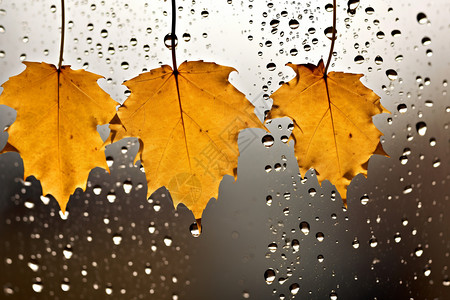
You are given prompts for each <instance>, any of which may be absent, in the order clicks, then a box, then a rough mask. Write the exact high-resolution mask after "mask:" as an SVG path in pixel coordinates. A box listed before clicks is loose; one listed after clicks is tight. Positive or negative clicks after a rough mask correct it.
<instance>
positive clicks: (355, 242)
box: [352, 238, 359, 249]
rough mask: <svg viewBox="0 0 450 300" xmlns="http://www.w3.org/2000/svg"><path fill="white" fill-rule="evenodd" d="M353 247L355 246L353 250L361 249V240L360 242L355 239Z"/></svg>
mask: <svg viewBox="0 0 450 300" xmlns="http://www.w3.org/2000/svg"><path fill="white" fill-rule="evenodd" d="M352 246H353V248H355V249H358V248H359V240H358V239H357V238H355V239H354V240H353V242H352Z"/></svg>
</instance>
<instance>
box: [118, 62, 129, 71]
mask: <svg viewBox="0 0 450 300" xmlns="http://www.w3.org/2000/svg"><path fill="white" fill-rule="evenodd" d="M120 66H121V67H122V69H124V70H128V68H129V67H130V65H129V64H128V62H126V61H123V62H122V63H121V64H120Z"/></svg>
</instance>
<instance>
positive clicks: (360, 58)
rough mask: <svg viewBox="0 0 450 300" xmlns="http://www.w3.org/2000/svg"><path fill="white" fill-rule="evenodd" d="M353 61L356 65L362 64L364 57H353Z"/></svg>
mask: <svg viewBox="0 0 450 300" xmlns="http://www.w3.org/2000/svg"><path fill="white" fill-rule="evenodd" d="M354 61H355V63H357V64H362V63H363V62H364V57H363V56H362V55H357V56H355V59H354Z"/></svg>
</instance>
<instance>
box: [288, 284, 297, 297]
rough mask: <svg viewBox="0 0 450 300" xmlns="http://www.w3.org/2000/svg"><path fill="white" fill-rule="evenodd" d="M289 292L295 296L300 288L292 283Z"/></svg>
mask: <svg viewBox="0 0 450 300" xmlns="http://www.w3.org/2000/svg"><path fill="white" fill-rule="evenodd" d="M289 290H290V291H291V294H292V295H297V293H298V292H299V291H300V286H299V285H298V283H293V284H291V285H290V286H289Z"/></svg>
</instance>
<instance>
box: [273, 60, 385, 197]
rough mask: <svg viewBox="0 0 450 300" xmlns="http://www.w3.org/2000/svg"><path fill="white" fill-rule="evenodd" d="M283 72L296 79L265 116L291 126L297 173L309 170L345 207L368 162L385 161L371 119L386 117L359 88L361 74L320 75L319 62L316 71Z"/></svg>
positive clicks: (297, 68) (371, 94)
mask: <svg viewBox="0 0 450 300" xmlns="http://www.w3.org/2000/svg"><path fill="white" fill-rule="evenodd" d="M288 66H289V67H291V68H292V69H293V70H294V71H295V73H296V74H297V76H296V77H295V78H294V79H292V80H291V81H289V82H288V83H285V84H284V85H283V86H282V87H281V88H280V89H278V90H277V91H276V92H275V93H274V94H273V95H272V96H271V98H272V99H273V102H274V105H273V107H272V110H271V111H270V113H269V115H268V116H269V117H270V118H275V117H284V116H289V117H290V118H291V119H292V120H293V122H294V130H293V136H294V139H295V140H296V143H295V152H296V155H297V156H298V161H299V166H300V170H301V171H302V173H303V174H305V173H306V171H307V170H308V169H310V168H314V169H315V170H316V171H317V173H318V176H317V178H318V180H319V182H320V183H321V182H322V181H323V180H325V179H328V180H330V181H331V183H333V184H334V185H335V186H336V188H337V190H338V192H339V194H340V195H341V197H342V199H343V201H344V203H346V191H347V187H348V185H349V184H350V182H351V180H352V178H353V177H355V176H356V175H357V174H359V173H362V174H364V175H365V176H367V163H368V160H369V158H370V156H371V155H372V154H374V153H377V154H383V155H386V154H385V153H384V151H383V149H382V148H381V144H380V136H381V135H382V133H381V132H380V131H379V130H378V129H377V128H376V127H375V125H374V124H373V123H372V117H373V116H374V115H376V114H379V113H383V112H388V111H387V110H386V109H385V108H383V106H382V105H381V103H380V97H378V96H377V95H376V94H375V93H374V92H373V91H372V90H370V89H368V88H366V87H365V86H364V85H363V84H362V83H361V81H360V80H359V79H360V78H361V77H362V76H363V75H362V74H351V73H342V72H330V73H328V74H325V73H324V72H325V71H324V64H323V61H322V60H321V61H320V62H319V64H318V65H317V66H315V65H312V64H305V65H295V64H288ZM324 74H325V75H324Z"/></svg>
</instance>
